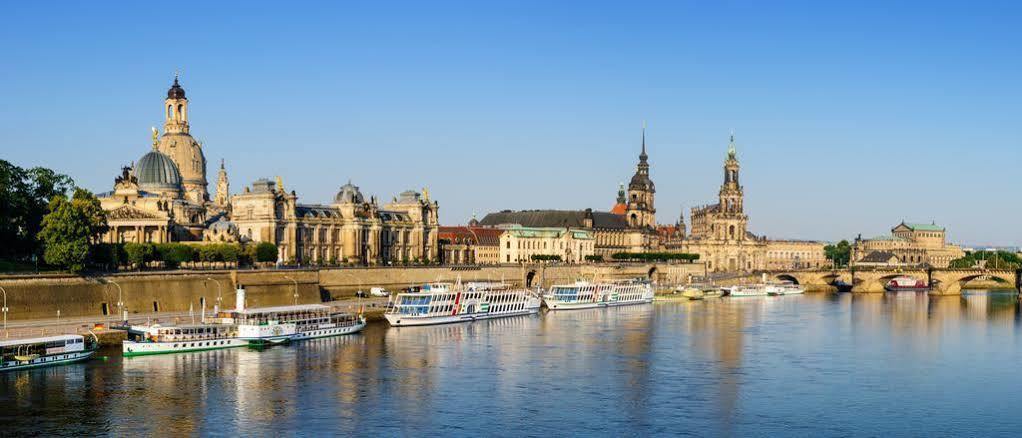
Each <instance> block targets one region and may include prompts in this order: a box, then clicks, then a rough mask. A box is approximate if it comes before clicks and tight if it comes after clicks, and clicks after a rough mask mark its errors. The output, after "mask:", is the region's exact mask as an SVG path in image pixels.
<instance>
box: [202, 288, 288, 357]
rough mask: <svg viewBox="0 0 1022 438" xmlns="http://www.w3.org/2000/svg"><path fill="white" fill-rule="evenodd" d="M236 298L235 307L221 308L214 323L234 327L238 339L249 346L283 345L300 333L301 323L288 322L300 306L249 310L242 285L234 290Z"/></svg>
mask: <svg viewBox="0 0 1022 438" xmlns="http://www.w3.org/2000/svg"><path fill="white" fill-rule="evenodd" d="M234 300H235V302H234V309H232V310H224V311H221V312H220V313H219V314H217V316H216V319H215V322H216V323H218V324H224V325H230V326H235V327H236V328H237V338H238V339H240V340H243V341H245V342H247V343H248V345H253V346H261V345H270V344H283V343H285V342H289V341H290V340H291V338H294V337H295V335H297V334H298V325H297V324H296V323H295V322H289V321H287V320H286V318H288V317H289V316H293V315H294V314H295V313H296V311H297V310H298V309H297V308H298V307H301V306H280V307H263V308H253V309H249V308H248V307H247V303H246V301H245V288H243V287H239V288H238V289H237V290H236V291H235V298H234Z"/></svg>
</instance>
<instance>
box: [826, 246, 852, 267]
mask: <svg viewBox="0 0 1022 438" xmlns="http://www.w3.org/2000/svg"><path fill="white" fill-rule="evenodd" d="M823 253H824V255H826V256H827V258H828V259H830V260H832V261H834V266H835V267H838V266H847V265H848V262H849V261H850V260H851V258H852V245H851V244H850V243H848V241H847V240H842V241H840V242H838V243H837V244H836V245H827V246H824V247H823Z"/></svg>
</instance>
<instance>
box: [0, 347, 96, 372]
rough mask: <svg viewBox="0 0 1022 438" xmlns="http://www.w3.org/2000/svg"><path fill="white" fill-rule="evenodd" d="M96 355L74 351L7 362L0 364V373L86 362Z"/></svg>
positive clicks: (90, 352)
mask: <svg viewBox="0 0 1022 438" xmlns="http://www.w3.org/2000/svg"><path fill="white" fill-rule="evenodd" d="M95 353H96V350H95V349H93V350H83V351H74V352H68V353H62V354H55V355H50V356H40V357H37V358H35V359H32V360H29V361H24V362H19V361H9V362H4V363H2V364H0V372H6V371H16V370H26V369H29V368H42V367H49V366H55V365H67V364H70V363H75V362H81V361H84V360H88V359H89V358H91V357H92V355H93V354H95Z"/></svg>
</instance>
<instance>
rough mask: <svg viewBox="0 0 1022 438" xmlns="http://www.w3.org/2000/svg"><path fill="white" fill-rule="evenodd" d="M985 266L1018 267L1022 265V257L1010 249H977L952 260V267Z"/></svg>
mask: <svg viewBox="0 0 1022 438" xmlns="http://www.w3.org/2000/svg"><path fill="white" fill-rule="evenodd" d="M977 266H983V267H984V268H986V269H1018V268H1019V267H1022V259H1020V258H1019V256H1018V254H1015V253H1013V252H1010V251H976V252H967V253H965V257H962V258H959V259H955V260H952V261H951V264H950V267H952V268H955V269H969V268H974V267H977Z"/></svg>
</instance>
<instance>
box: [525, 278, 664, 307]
mask: <svg viewBox="0 0 1022 438" xmlns="http://www.w3.org/2000/svg"><path fill="white" fill-rule="evenodd" d="M653 296H654V291H653V286H652V285H651V284H650V283H649V282H648V281H643V280H630V281H622V282H617V283H590V282H588V281H576V282H575V283H574V284H570V285H555V286H552V287H551V288H550V290H549V291H548V292H547V294H546V295H544V296H543V303H544V304H546V306H547V309H550V310H571V309H591V308H594V307H611V306H624V305H629V304H644V303H652V302H653Z"/></svg>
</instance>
